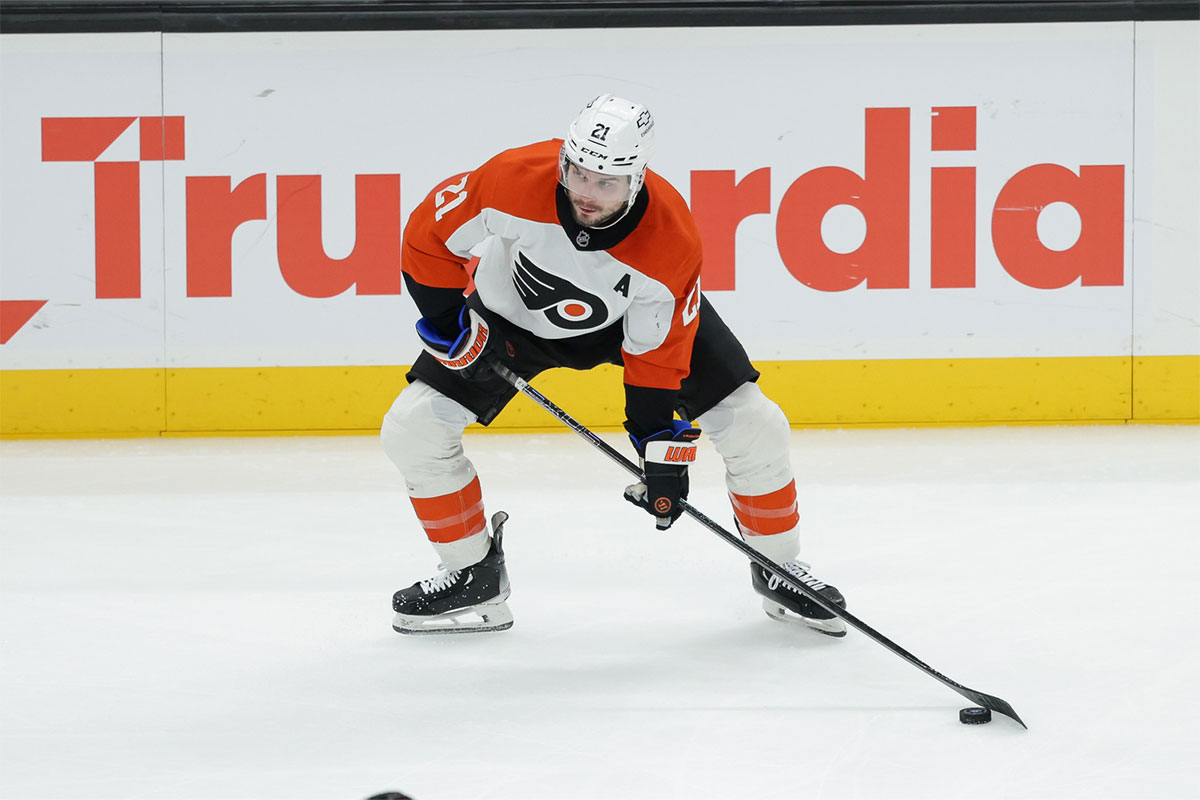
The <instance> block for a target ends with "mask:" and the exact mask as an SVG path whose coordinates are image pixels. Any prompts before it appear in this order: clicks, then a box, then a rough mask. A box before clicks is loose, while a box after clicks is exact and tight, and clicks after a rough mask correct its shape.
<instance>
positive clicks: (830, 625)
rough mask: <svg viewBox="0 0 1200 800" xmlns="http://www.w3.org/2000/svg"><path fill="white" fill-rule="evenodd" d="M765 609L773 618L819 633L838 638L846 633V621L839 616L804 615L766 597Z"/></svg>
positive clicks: (764, 600)
mask: <svg viewBox="0 0 1200 800" xmlns="http://www.w3.org/2000/svg"><path fill="white" fill-rule="evenodd" d="M763 611H765V612H767V616H768V617H770V618H771V619H774V620H778V621H780V622H786V623H788V624H789V625H803V626H804V627H806V628H810V629H811V630H814V631H816V632H817V633H823V634H825V635H826V636H832V637H834V638H836V639H840V638H842V637H843V636H845V635H846V623H844V622H842V621H841V620H840V619H838V618H837V617H834V618H833V619H813V618H812V617H802V616H800V615H799V614H797V613H795V612H794V611H789V610H788V609H786V608H784V607H783V606H781V605H780V604H779V603H775V602H772V601H770V600H768V599H766V598H763Z"/></svg>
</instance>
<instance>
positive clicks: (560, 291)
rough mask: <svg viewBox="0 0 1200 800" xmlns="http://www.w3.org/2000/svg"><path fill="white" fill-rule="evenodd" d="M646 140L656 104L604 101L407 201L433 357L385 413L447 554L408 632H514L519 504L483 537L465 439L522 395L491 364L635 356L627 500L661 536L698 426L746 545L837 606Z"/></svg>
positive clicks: (414, 494) (773, 426)
mask: <svg viewBox="0 0 1200 800" xmlns="http://www.w3.org/2000/svg"><path fill="white" fill-rule="evenodd" d="M654 141H655V133H654V119H653V117H652V116H651V115H650V112H649V111H648V110H647V109H646V107H645V106H644V105H642V104H640V103H635V102H631V101H629V100H624V99H622V98H619V97H614V96H612V95H609V94H605V95H601V96H600V97H597V98H596V99H595V100H593V101H592V102H591V103H589V104H588V105H587V107H586V108H584V109H583V111H582V112H581V113H580V114H579V115H578V116H577V117H576V118H575V120H574V121H573V122H572V123H571V125H570V128H569V129H568V132H567V136H566V138H565V139H564V140H558V139H553V140H550V141H546V142H539V143H537V144H531V145H528V146H525V147H519V148H516V149H514V150H508V151H505V152H503V153H500V154H499V155H497V156H495V157H494V158H492V159H491V160H490V161H488V162H487V163H485V164H484V165H483V166H481V167H479V168H478V169H476V170H475V171H473V172H466V173H462V174H459V175H455V176H454V177H451V178H448V179H447V180H445V181H444V182H442V183H441V184H440V185H439V186H437V187H436V188H435V189H434V190H433V191H432V192H431V193H430V194H429V196H428V197H426V198H425V200H424V201H423V202H422V203H421V204H420V206H418V207H417V209H416V210H414V211H413V213H412V216H411V218H410V219H409V222H408V225H407V227H406V229H405V232H404V246H403V255H402V266H403V271H404V281H405V285H406V286H407V288H408V290H409V293H410V295H411V297H412V298H413V300H414V302H416V304H417V308H418V309H419V310H420V312H421V314H422V317H421V320H420V321H419V322H418V323H417V334H418V336H419V337H420V340H421V344H422V346H423V352H422V353H421V355H420V356H419V357H418V359H417V361H416V363H415V364H414V366H413V368H412V371H411V372H409V373H408V381H409V385H408V386H407V387H406V388H405V389H404V391H402V392H401V393H400V395H399V397H397V398H396V401H395V403H394V404H393V405H392V407H391V410H389V411H388V413H387V416H386V417H385V418H384V421H383V427H382V441H383V447H384V450H385V451H386V452H387V454H388V457H389V458H390V459H391V460H392V461H393V463H395V465H396V466H397V467H398V468H399V470H400V472H401V473H402V474H403V476H404V479H405V483H406V485H407V488H408V493H409V497H410V498H411V500H412V504H413V508H414V510H415V511H416V515H417V518H418V519H419V520H420V522H421V525H422V526H423V527H424V529H425V533H426V535H427V536H428V538H429V541H430V542H431V543H432V545H433V547H434V549H435V550H436V551H437V554H438V557H439V558H440V560H441V564H440V565H439V571H438V573H437V575H435V576H434V577H432V578H429V579H428V580H423V581H420V582H418V583H416V584H413V585H412V586H410V587H408V588H407V589H402V590H401V591H399V592H397V593H396V594H395V597H394V598H393V602H392V606H393V610H394V611H395V618H394V621H393V627H394V628H395V629H396V630H397V631H399V632H401V633H458V632H468V631H485V630H503V629H505V628H508V627H510V626H511V625H512V615H511V613H510V612H509V610H508V606H507V604H506V602H505V600H506V599H507V597H508V594H509V585H508V575H507V572H506V571H505V566H504V554H503V550H502V544H501V539H502V534H503V525H504V520H505V519H507V515H506V514H504V512H498V513H497V514H495V515H493V517H492V519H491V533H490V535H489V531H488V524H487V519H486V517H485V515H484V503H483V494H482V491H481V488H480V482H479V478H478V477H477V475H476V473H475V468H474V466H472V464H471V461H470V460H469V459H468V458H467V457H466V455H465V454H464V452H463V442H462V440H463V429H464V428H466V426H467V425H469V424H470V423H472V422H475V421H478V422H480V423H482V424H484V425H487V424H488V423H490V422H491V421H492V420H493V419H494V418H495V416H496V414H498V413H499V412H500V410H501V409H502V408H503V407H504V406H505V404H506V403H508V401H509V400H511V399H512V397H513V396H514V394H515V393H516V390H515V389H514V388H513V387H512V386H511V385H510V384H509V383H508V382H507V381H505V380H504V379H502V378H500V377H499V376H498V375H496V374H495V373H494V372H493V371H492V370H491V369H489V367H488V361H489V359H498V360H499V361H500V362H501V363H503V364H504V365H505V366H507V367H508V368H509V369H510V370H512V371H513V372H514V373H516V374H517V375H519V376H521V377H522V378H525V379H526V380H528V379H530V378H532V377H533V376H534V375H536V374H538V373H540V372H542V371H543V370H546V369H550V368H552V367H568V368H571V369H578V370H585V369H591V368H593V367H595V366H597V365H600V364H620V365H623V367H624V385H625V416H626V421H625V428H626V430H627V431H628V432H629V436H630V439H631V440H632V443H633V447H634V448H635V449H636V450H637V453H638V456H639V457H640V458H641V459H642V464H643V467H644V473H645V479H644V481H643V482H640V483H636V484H634V485H632V486H629V487H627V488H626V489H625V499H626V500H628V501H629V502H631V503H634V504H635V505H637V506H640V507H641V508H644V509H645V510H647V511H648V512H649V513H650V514H651V515H653V516H654V517H655V521H656V525H657V527H658V528H659V529H666V528H669V527H670V526H671V524H672V523H674V522H675V520H676V519H678V517H679V514H680V512H681V509H680V506H679V501H680V500H681V499H686V498H687V496H688V472H687V470H688V466H687V465H688V463H689V462H691V461H692V460H694V459H695V454H696V438H697V437H698V436H699V434H700V431H699V430H698V429H697V428H696V427H693V426H692V424H691V422H689V420H695V421H696V422H697V423H698V425H699V426H700V427H701V428H702V429H703V430H704V431H705V432H707V434H708V436H709V438H710V439H711V440H712V442H713V443H714V445H715V446H716V449H717V452H718V453H719V454H720V455H721V458H722V459H723V461H724V462H725V469H726V485H727V487H728V490H729V499H730V502H731V503H732V505H733V513H734V516H735V518H736V521H737V527H738V530H739V532H740V534H741V536H742V537H743V538H744V539H745V541H746V542H748V543H749V544H750V545H751V546H753V547H754V548H755V549H757V550H758V551H759V552H761V553H763V554H764V555H766V556H767V557H769V558H771V559H772V560H774V561H775V562H777V563H780V564H782V565H783V566H784V567H785V568H786V570H787V571H788V573H789V574H790V575H791V576H792V579H793V580H794V581H796V582H802V583H804V584H805V585H807V586H809V587H811V588H812V589H815V590H817V591H819V592H820V593H821V594H822V596H823V597H825V598H827V599H828V600H830V601H832V602H833V603H836V604H838V605H839V606H842V607H845V601H844V600H843V599H842V596H841V594H840V593H839V592H838V591H837V589H835V588H834V587H832V586H829V585H827V584H824V583H822V582H821V581H819V580H817V579H816V578H815V577H813V575H812V573H811V572H810V571H809V567H808V565H807V564H804V563H803V562H800V561H797V560H795V559H796V556H797V554H798V552H799V549H800V547H799V538H798V535H797V523H798V521H799V514H798V511H797V505H796V485H795V481H794V480H793V477H792V470H791V465H790V461H789V456H788V449H789V425H788V421H787V419H786V417H785V416H784V414H783V412H782V411H781V410H780V408H779V407H778V406H777V405H776V404H775V403H774V402H772V401H771V400H769V399H767V397H766V396H764V395H763V393H762V392H761V391H760V390H759V388H758V386H757V385H756V383H755V381H756V380H757V379H758V377H759V373H758V371H757V370H755V369H754V367H753V366H752V365H751V363H750V361H749V359H748V358H747V356H746V352H745V350H744V349H743V348H742V346H741V344H740V343H739V342H738V341H737V339H736V338H734V336H733V334H732V333H731V332H730V331H729V329H728V328H727V327H726V326H725V323H724V322H722V320H721V318H720V317H719V316H718V315H717V312H716V311H715V310H714V309H713V308H712V306H711V305H710V304H709V302H708V300H707V299H706V298H705V297H704V295H703V294H702V293H701V291H700V263H701V251H700V236H699V233H698V231H697V229H696V225H695V222H694V221H693V219H692V215H691V212H690V211H689V210H688V207H687V204H686V203H685V202H684V200H683V198H682V197H680V195H679V193H678V192H676V191H675V189H674V188H673V187H672V186H671V185H670V184H669V183H667V181H665V180H664V179H663V178H661V177H660V176H658V175H657V174H655V173H653V172H651V171H649V170H648V169H647V168H646V164H647V162H648V161H649V160H650V157H651V156H652V154H653V152H654ZM472 253H474V254H476V255H478V262H477V265H476V266H475V267H474V272H473V273H470V272H469V271H468V267H467V265H468V263H469V262H470V261H471V257H472ZM676 411H678V412H679V413H680V415H681V417H682V419H676V418H675V412H676ZM750 567H751V579H752V586H753V588H754V590H755V591H757V592H758V593H759V594H760V595H762V596H763V604H764V608H765V610H766V611H767V613H768V614H769V615H771V616H772V617H774V618H777V619H781V620H787V621H798V622H802V623H804V624H806V625H808V626H810V627H812V628H814V629H816V630H818V631H821V632H822V633H826V634H829V635H832V636H842V635H844V634H845V626H844V624H843V623H842V622H841V620H839V619H837V618H836V617H833V616H832V615H831V614H829V612H827V611H826V610H824V609H822V608H821V607H820V606H818V605H817V604H815V603H813V602H812V601H810V600H809V599H807V598H806V597H805V596H804V595H802V594H800V593H799V592H797V591H796V590H795V589H793V588H792V587H790V586H789V585H788V584H786V583H783V582H781V581H779V580H778V579H777V578H775V577H774V576H772V575H770V574H768V573H766V571H764V570H763V569H762V568H761V567H759V566H758V565H756V564H753V563H751V565H750Z"/></svg>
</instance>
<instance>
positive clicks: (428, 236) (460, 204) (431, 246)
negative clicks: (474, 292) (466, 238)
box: [400, 171, 482, 289]
mask: <svg viewBox="0 0 1200 800" xmlns="http://www.w3.org/2000/svg"><path fill="white" fill-rule="evenodd" d="M481 183H482V179H481V177H480V176H479V171H476V172H462V173H459V174H458V175H455V176H453V177H450V178H447V179H446V180H444V181H442V182H441V183H440V184H438V185H437V186H435V187H434V189H433V191H431V192H430V193H429V195H428V196H427V197H426V198H425V199H424V200H422V201H421V204H420V205H419V206H417V207H416V209H414V210H413V212H412V214H411V215H410V216H409V218H408V224H407V225H406V226H405V227H404V244H403V247H402V249H401V251H400V268H401V269H402V270H403V271H404V272H405V273H406V274H407V275H409V276H410V277H411V278H412V279H413V280H415V281H416V282H417V283H420V284H423V285H425V286H435V287H439V288H449V289H462V288H466V286H467V282H468V280H469V275H468V274H467V270H466V267H465V265H466V263H467V261H468V259H469V256H465V257H464V256H459V255H457V254H456V253H453V252H451V251H450V249H449V248H448V247H447V246H446V240H447V239H449V238H450V236H451V235H452V234H454V232H455V231H457V230H458V229H459V228H461V227H462V226H463V225H465V224H467V223H469V222H471V221H472V220H473V219H474V218H476V217H477V216H478V215H479V213H480V210H481V208H482V202H481V201H482V198H481V197H480V195H481V194H482V191H481V188H480V184H481Z"/></svg>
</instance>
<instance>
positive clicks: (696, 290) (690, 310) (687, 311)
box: [680, 278, 700, 326]
mask: <svg viewBox="0 0 1200 800" xmlns="http://www.w3.org/2000/svg"><path fill="white" fill-rule="evenodd" d="M699 313H700V279H699V278H697V279H696V283H695V285H694V286H692V291H690V292H688V296H687V300H685V301H684V303H683V313H681V314H680V316H681V317H682V318H683V324H684V325H685V326H686V325H691V324H692V320H694V319H695V318H696V316H697V315H698V314H699Z"/></svg>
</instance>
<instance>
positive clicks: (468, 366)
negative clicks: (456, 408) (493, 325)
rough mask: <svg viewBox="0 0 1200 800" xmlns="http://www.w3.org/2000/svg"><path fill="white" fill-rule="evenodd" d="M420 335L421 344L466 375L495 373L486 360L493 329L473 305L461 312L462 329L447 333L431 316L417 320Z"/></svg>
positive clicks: (440, 360) (465, 307) (480, 376)
mask: <svg viewBox="0 0 1200 800" xmlns="http://www.w3.org/2000/svg"><path fill="white" fill-rule="evenodd" d="M417 336H419V337H421V346H422V347H424V348H425V351H426V352H427V353H429V354H430V355H431V356H433V357H434V358H436V359H437V360H438V362H439V363H441V364H442V366H444V367H448V368H449V369H452V370H454V371H455V372H457V373H458V374H459V375H462V376H463V377H464V378H467V379H471V380H474V379H475V378H486V377H488V376H490V375H491V374H492V371H491V370H490V369H488V368H487V367H486V366H485V364H484V361H483V354H484V353H485V352H487V349H488V347H490V346H491V344H492V338H493V337H492V335H491V330H490V328H489V326H488V324H487V322H486V321H485V320H484V319H483V317H481V316H479V314H478V313H477V312H476V311H475V310H474V309H472V308H468V307H467V306H463V307H462V310H461V311H459V312H458V330H457V331H452V332H451V334H450V336H443V335H442V334H441V333H439V332H438V330H437V328H436V327H434V325H433V323H432V322H431V321H430V320H429V318H428V317H421V319H419V320H417Z"/></svg>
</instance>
